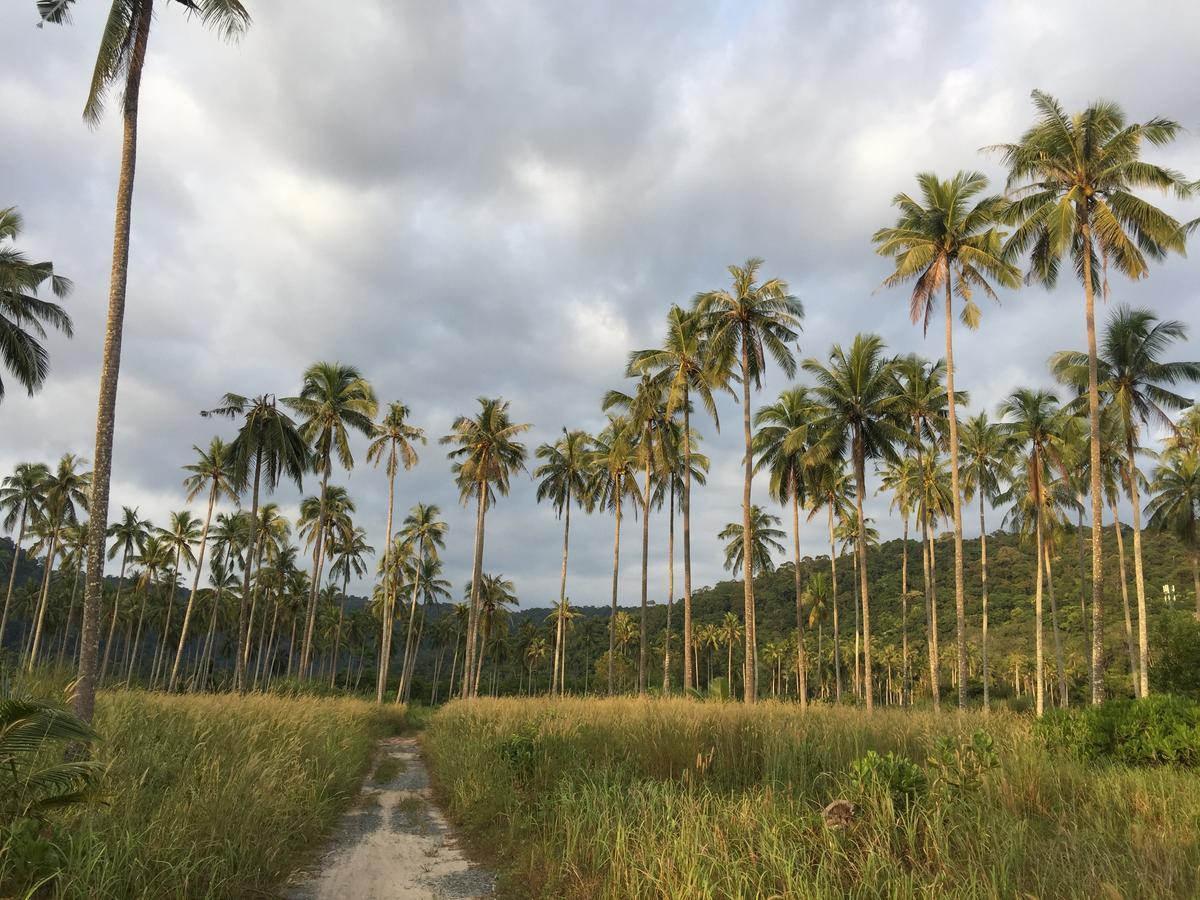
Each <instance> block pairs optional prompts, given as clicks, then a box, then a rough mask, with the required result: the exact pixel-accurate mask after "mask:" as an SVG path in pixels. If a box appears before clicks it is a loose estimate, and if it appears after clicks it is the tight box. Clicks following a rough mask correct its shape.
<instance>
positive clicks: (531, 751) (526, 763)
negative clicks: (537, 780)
mask: <svg viewBox="0 0 1200 900" xmlns="http://www.w3.org/2000/svg"><path fill="white" fill-rule="evenodd" d="M497 752H498V753H499V755H500V758H501V759H502V760H503V761H504V763H505V765H507V766H508V767H509V768H510V769H511V770H512V773H513V777H514V778H515V779H516V780H517V781H518V782H519V783H521V784H527V783H528V782H529V781H530V780H531V779H532V778H533V774H534V772H535V770H536V769H537V761H538V728H537V725H536V723H533V722H527V723H525V724H524V725H522V726H521V727H520V728H519V729H517V730H516V731H515V732H513V733H512V734H510V735H508V736H507V737H505V738H504V739H503V740H501V741H500V746H499V747H498V749H497Z"/></svg>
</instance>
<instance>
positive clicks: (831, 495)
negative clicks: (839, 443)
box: [808, 421, 853, 703]
mask: <svg viewBox="0 0 1200 900" xmlns="http://www.w3.org/2000/svg"><path fill="white" fill-rule="evenodd" d="M818 425H819V426H823V425H824V423H823V422H820V421H819V422H818ZM823 430H824V431H825V435H824V436H823V438H822V440H825V439H827V438H828V437H829V435H830V434H836V433H835V432H830V431H829V429H823ZM809 485H810V486H809V493H810V497H811V500H810V503H811V505H812V509H811V511H810V512H809V514H808V520H809V521H810V522H811V521H812V520H813V519H814V518H816V516H817V514H818V513H820V511H821V510H822V509H823V510H825V514H826V526H827V530H828V534H829V577H830V581H831V585H832V587H831V589H830V595H829V596H830V599H831V606H832V610H833V688H834V699H835V700H837V702H839V703H840V702H841V700H842V657H841V639H842V637H841V623H840V621H839V616H838V604H837V596H838V583H837V571H838V570H837V548H836V546H835V545H834V520H838V521H841V520H843V519H845V518H846V516H847V515H848V514H849V512H850V510H851V509H852V508H853V502H852V501H851V499H850V476H849V475H848V474H847V473H846V465H845V463H844V462H843V461H842V459H841V458H840V457H826V458H825V459H823V460H822V461H821V462H820V463H818V464H817V465H816V466H814V467H813V470H812V472H810V473H809Z"/></svg>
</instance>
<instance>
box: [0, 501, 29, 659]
mask: <svg viewBox="0 0 1200 900" xmlns="http://www.w3.org/2000/svg"><path fill="white" fill-rule="evenodd" d="M28 512H29V510H28V509H27V508H26V507H25V506H24V505H22V506H21V524H20V526H19V527H18V528H17V543H16V546H15V547H14V548H13V558H12V568H11V569H9V570H8V590H7V591H5V592H4V611H3V612H0V650H2V649H3V648H4V631H5V629H6V628H7V627H8V610H9V606H10V605H11V603H12V595H13V584H14V583H15V582H16V580H17V564H18V563H20V562H21V544H22V543H23V542H24V540H25V521H26V514H27V513H28Z"/></svg>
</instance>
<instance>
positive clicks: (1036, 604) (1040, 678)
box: [1033, 451, 1046, 719]
mask: <svg viewBox="0 0 1200 900" xmlns="http://www.w3.org/2000/svg"><path fill="white" fill-rule="evenodd" d="M1033 460H1034V476H1033V479H1034V485H1035V486H1034V491H1035V493H1034V498H1035V499H1034V504H1035V510H1034V517H1035V520H1036V525H1035V531H1036V532H1037V533H1036V534H1035V535H1034V540H1035V546H1037V547H1039V548H1041V547H1042V546H1043V544H1042V500H1041V477H1040V473H1041V459H1040V458H1039V456H1038V454H1037V452H1036V451H1035V452H1034V456H1033ZM1045 561H1046V557H1045V554H1044V553H1043V552H1042V551H1041V550H1040V549H1039V550H1038V554H1037V586H1036V587H1035V588H1034V593H1033V618H1034V624H1033V627H1034V629H1035V630H1036V632H1035V635H1034V652H1035V654H1036V660H1035V667H1036V681H1037V688H1036V690H1037V697H1036V698H1035V702H1034V706H1035V709H1036V711H1037V715H1038V718H1039V719H1040V718H1041V717H1042V715H1043V714H1044V713H1045V711H1046V665H1045V654H1044V651H1043V647H1042V580H1043V578H1044V577H1045V576H1044V574H1043V572H1044V569H1045V564H1046V562H1045Z"/></svg>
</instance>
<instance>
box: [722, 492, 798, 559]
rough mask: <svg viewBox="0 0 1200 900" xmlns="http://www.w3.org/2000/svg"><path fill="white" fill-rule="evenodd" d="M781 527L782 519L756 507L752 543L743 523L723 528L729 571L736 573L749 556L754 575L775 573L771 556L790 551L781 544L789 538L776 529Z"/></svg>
mask: <svg viewBox="0 0 1200 900" xmlns="http://www.w3.org/2000/svg"><path fill="white" fill-rule="evenodd" d="M779 524H780V521H779V517H778V516H773V515H771V514H770V513H769V512H767V511H766V510H765V509H763V508H762V507H761V506H753V507H751V509H750V532H749V534H750V537H749V540H747V538H746V530H745V528H744V526H743V525H742V523H741V522H730V523H729V524H728V525H726V526H725V527H724V528H722V529H721V532H720V533H719V534H718V535H717V540H721V541H725V568H726V569H728V570H729V571H730V572H736V571H737V570H738V569H740V568H742V567H743V564H744V562H745V559H746V555H747V553H749V556H750V570H751V571H752V572H754V573H755V574H762V573H763V572H773V571H775V562H774V560H772V558H771V554H772V553H786V552H787V548H786V547H784V545H783V544H782V543H781V542H780V538H782V537H784V536H785V535H784V533H783V532H782V531H781V530H779V528H777V527H776V526H777V525H779Z"/></svg>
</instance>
